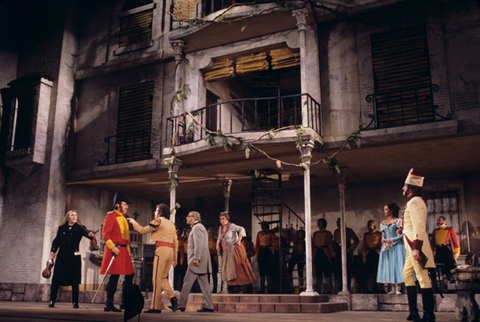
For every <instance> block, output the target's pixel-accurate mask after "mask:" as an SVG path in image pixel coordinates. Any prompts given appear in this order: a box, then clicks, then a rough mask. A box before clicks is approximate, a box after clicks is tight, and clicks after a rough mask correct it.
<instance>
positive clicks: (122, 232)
mask: <svg viewBox="0 0 480 322" xmlns="http://www.w3.org/2000/svg"><path fill="white" fill-rule="evenodd" d="M131 203H132V202H131V201H130V200H128V198H127V196H125V195H124V194H123V193H122V192H117V193H116V194H115V197H114V198H113V207H112V209H113V211H110V212H108V213H107V216H106V217H105V221H104V222H103V230H102V238H103V240H104V241H105V251H104V254H103V260H102V266H101V267H100V274H106V273H107V268H108V265H109V264H110V261H111V260H112V257H113V254H115V255H116V257H115V259H114V260H113V263H112V265H111V266H110V269H109V271H108V274H110V279H109V280H108V284H107V290H106V291H107V301H106V302H105V307H104V311H105V312H121V310H119V309H117V308H116V307H115V306H114V305H113V296H114V295H115V290H116V289H117V283H118V278H119V277H120V275H125V282H124V283H125V285H126V284H132V281H133V275H134V273H135V272H134V270H133V265H132V257H131V255H130V245H129V243H130V231H129V229H128V222H127V219H126V218H125V216H124V215H125V214H126V213H127V210H128V204H131ZM122 298H123V294H122Z"/></svg>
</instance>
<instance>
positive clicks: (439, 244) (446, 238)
mask: <svg viewBox="0 0 480 322" xmlns="http://www.w3.org/2000/svg"><path fill="white" fill-rule="evenodd" d="M437 226H438V228H437V229H435V230H434V231H433V234H432V245H433V247H434V250H435V253H434V255H435V263H438V264H443V266H442V267H441V269H442V277H443V282H444V284H445V289H446V287H447V283H448V280H449V279H450V275H451V274H450V270H452V269H454V268H455V267H457V264H456V260H457V258H458V256H459V255H460V244H459V243H458V238H457V234H456V233H455V229H453V228H452V227H447V220H446V219H445V217H443V216H440V217H438V220H437ZM451 244H453V251H452V245H451Z"/></svg>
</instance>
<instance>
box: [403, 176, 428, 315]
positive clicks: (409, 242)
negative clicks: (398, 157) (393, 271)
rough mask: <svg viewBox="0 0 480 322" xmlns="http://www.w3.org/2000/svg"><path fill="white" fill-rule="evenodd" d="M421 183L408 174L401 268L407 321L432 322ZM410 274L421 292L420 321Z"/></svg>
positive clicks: (417, 177) (424, 207)
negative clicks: (404, 248) (403, 254)
mask: <svg viewBox="0 0 480 322" xmlns="http://www.w3.org/2000/svg"><path fill="white" fill-rule="evenodd" d="M423 179H424V177H422V176H418V175H416V174H414V173H413V169H411V170H410V172H409V173H408V176H407V179H406V180H405V185H404V187H403V189H402V190H403V195H404V196H405V197H406V198H407V204H406V205H405V209H404V211H403V234H404V239H405V245H406V248H407V257H406V260H405V266H404V268H403V279H404V280H405V286H406V288H407V297H408V306H409V308H410V315H409V316H408V318H407V320H409V321H416V322H424V321H433V322H434V321H435V314H434V313H433V308H434V307H433V306H434V303H433V289H432V283H431V281H430V277H429V275H428V268H435V261H434V258H433V254H432V248H431V247H430V243H429V241H428V234H427V214H428V211H427V206H426V205H425V202H424V201H423V199H422V197H421V195H422V193H423V191H422V187H423ZM413 274H415V275H416V277H417V279H418V283H419V284H420V288H421V289H422V301H423V312H424V314H423V316H422V317H420V316H419V314H418V309H417V288H416V286H415V280H414V279H413Z"/></svg>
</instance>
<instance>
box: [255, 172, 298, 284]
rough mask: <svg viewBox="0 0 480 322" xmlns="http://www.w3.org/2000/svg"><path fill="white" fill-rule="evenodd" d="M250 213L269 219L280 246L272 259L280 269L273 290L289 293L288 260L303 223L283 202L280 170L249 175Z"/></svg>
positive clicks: (262, 219) (266, 220)
mask: <svg viewBox="0 0 480 322" xmlns="http://www.w3.org/2000/svg"><path fill="white" fill-rule="evenodd" d="M252 214H253V215H254V216H255V217H257V219H258V221H259V222H265V223H268V224H269V227H270V230H271V231H272V232H273V233H274V235H275V236H276V237H277V239H278V245H279V247H278V249H276V250H275V260H276V261H278V262H277V266H276V267H277V268H279V269H278V271H277V273H276V275H277V276H275V277H274V279H277V280H278V281H281V282H278V285H277V290H276V292H277V293H280V294H282V293H288V292H290V293H291V292H292V286H293V284H294V283H293V281H292V276H290V274H289V272H288V260H289V257H290V253H291V251H292V248H293V245H294V241H295V238H296V231H297V230H298V229H303V227H304V225H305V223H304V221H303V220H302V218H300V217H299V216H298V215H297V214H296V213H295V212H294V211H293V210H292V209H291V208H290V207H288V206H287V205H286V204H285V203H283V202H282V174H281V173H279V172H277V171H275V170H273V169H264V170H255V171H254V173H253V177H252ZM294 224H295V227H294ZM284 225H285V226H284ZM299 226H300V227H299ZM297 269H298V268H296V269H295V270H297ZM295 270H294V271H295ZM304 276H305V275H304ZM297 284H298V285H300V284H305V283H297ZM298 285H297V286H298ZM301 288H302V287H301Z"/></svg>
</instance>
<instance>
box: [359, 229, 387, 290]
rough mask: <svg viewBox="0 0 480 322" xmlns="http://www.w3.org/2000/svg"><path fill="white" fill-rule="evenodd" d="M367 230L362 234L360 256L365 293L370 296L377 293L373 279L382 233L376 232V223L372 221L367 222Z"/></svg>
mask: <svg viewBox="0 0 480 322" xmlns="http://www.w3.org/2000/svg"><path fill="white" fill-rule="evenodd" d="M367 228H368V232H366V233H365V234H363V252H362V255H363V263H364V264H365V266H366V273H367V281H366V282H367V292H368V293H370V294H372V293H377V292H378V288H377V283H376V282H375V279H376V276H377V270H378V259H379V255H380V246H381V239H382V233H381V232H379V231H377V223H376V222H375V221H374V220H369V221H368V223H367Z"/></svg>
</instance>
